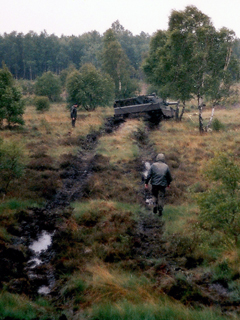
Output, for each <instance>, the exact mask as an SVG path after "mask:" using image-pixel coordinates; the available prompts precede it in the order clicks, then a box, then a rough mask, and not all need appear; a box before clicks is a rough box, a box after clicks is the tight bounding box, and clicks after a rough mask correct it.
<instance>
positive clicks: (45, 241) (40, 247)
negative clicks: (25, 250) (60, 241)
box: [29, 231, 53, 254]
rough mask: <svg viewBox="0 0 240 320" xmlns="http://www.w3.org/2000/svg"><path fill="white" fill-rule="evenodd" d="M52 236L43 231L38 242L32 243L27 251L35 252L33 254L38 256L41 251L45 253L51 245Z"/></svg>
mask: <svg viewBox="0 0 240 320" xmlns="http://www.w3.org/2000/svg"><path fill="white" fill-rule="evenodd" d="M52 236H53V235H52V234H50V233H48V232H47V231H43V232H42V234H41V236H40V237H39V239H38V240H36V241H34V242H33V243H32V244H31V245H30V246H29V249H31V250H32V251H34V252H35V254H40V253H41V251H45V250H47V249H48V247H49V246H50V245H51V244H52Z"/></svg>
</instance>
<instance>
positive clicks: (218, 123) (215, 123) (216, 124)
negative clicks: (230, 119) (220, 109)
mask: <svg viewBox="0 0 240 320" xmlns="http://www.w3.org/2000/svg"><path fill="white" fill-rule="evenodd" d="M224 128H225V126H224V124H223V123H222V122H221V121H220V120H218V119H217V118H215V119H214V120H213V122H212V129H213V130H214V131H220V130H223V129H224Z"/></svg>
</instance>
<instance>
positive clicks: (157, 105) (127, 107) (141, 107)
mask: <svg viewBox="0 0 240 320" xmlns="http://www.w3.org/2000/svg"><path fill="white" fill-rule="evenodd" d="M171 105H178V102H166V101H164V100H163V99H161V98H159V97H157V96H156V95H155V94H152V95H142V96H138V97H135V98H128V99H122V100H116V101H115V103H114V106H113V107H114V116H115V117H123V118H126V117H129V116H140V115H145V117H147V119H149V120H150V121H152V122H159V121H160V120H161V119H162V118H173V117H174V116H175V112H176V111H175V109H174V108H172V107H171Z"/></svg>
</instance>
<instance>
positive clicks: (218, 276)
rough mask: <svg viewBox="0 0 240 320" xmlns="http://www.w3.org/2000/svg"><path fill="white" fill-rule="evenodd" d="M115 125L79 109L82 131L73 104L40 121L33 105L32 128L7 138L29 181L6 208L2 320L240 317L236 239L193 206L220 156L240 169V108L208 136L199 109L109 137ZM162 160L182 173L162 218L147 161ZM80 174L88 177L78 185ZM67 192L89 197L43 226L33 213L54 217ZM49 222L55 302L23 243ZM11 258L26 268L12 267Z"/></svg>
mask: <svg viewBox="0 0 240 320" xmlns="http://www.w3.org/2000/svg"><path fill="white" fill-rule="evenodd" d="M210 114H211V110H206V111H204V113H203V117H204V118H205V119H206V121H207V120H208V119H209V117H210ZM112 116H113V110H112V109H111V108H107V109H102V108H99V109H97V110H96V111H93V112H81V111H79V112H78V120H77V122H76V128H74V129H73V128H71V120H70V117H69V111H68V110H66V107H65V104H54V105H52V106H51V108H50V110H49V111H47V112H45V113H42V114H41V113H40V114H39V113H37V112H36V110H35V109H34V108H33V107H31V106H30V107H27V109H26V112H25V116H24V120H25V126H24V127H23V128H13V129H12V130H9V129H4V130H2V131H0V137H1V138H2V139H3V140H4V141H12V140H14V141H16V142H17V143H19V145H21V146H22V148H23V150H24V154H25V157H26V160H25V162H26V163H25V164H26V171H25V175H24V176H23V177H22V178H20V179H18V180H17V181H13V182H12V183H11V185H10V187H9V192H8V193H7V194H6V196H5V198H4V199H3V200H2V202H1V204H0V219H1V228H0V245H1V249H0V250H1V251H0V254H1V257H2V258H3V259H5V261H6V264H8V265H9V266H10V267H11V268H12V271H11V273H9V271H7V270H5V269H4V268H3V267H1V268H2V269H1V270H0V271H1V274H2V278H1V293H0V319H4V318H6V317H12V318H14V319H59V317H60V316H61V317H62V318H61V319H66V318H67V319H82V320H84V319H95V320H97V319H99V320H100V319H105V320H106V319H111V320H112V319H119V320H120V319H146V320H148V319H149V320H150V319H154V320H155V319H156V320H158V319H159V320H161V319H167V320H170V319H179V320H180V319H186V320H187V319H188V320H191V319H196V320H198V319H204V320H205V319H206V320H208V319H209V320H210V319H211V320H213V319H219V320H220V319H221V320H223V319H240V309H239V301H240V268H239V261H240V250H239V241H237V242H236V243H234V242H233V241H231V239H230V238H229V237H227V236H226V235H225V234H224V233H221V232H219V233H214V232H212V233H209V232H207V230H204V229H201V228H200V227H199V214H200V209H199V206H198V202H197V201H196V199H197V197H198V195H199V194H202V193H203V192H206V191H207V190H210V189H211V188H212V183H211V181H209V180H207V178H206V177H205V175H204V173H205V171H206V168H207V167H208V165H209V163H210V162H211V160H212V159H213V158H214V157H215V156H217V155H218V154H219V153H224V154H226V155H228V156H229V157H230V156H231V157H232V158H233V159H234V162H235V163H236V164H237V165H238V166H239V165H240V160H239V154H240V136H239V133H240V123H239V119H240V108H229V109H225V108H219V109H216V111H215V119H218V121H219V122H218V123H220V126H216V127H215V129H213V130H212V131H210V132H208V133H205V134H202V135H200V134H199V130H198V115H197V114H196V111H194V110H193V109H191V111H189V112H187V113H186V114H185V115H184V117H183V120H182V122H176V121H175V120H174V119H171V120H168V121H162V122H161V123H160V124H159V126H157V127H154V128H150V127H149V126H148V123H147V122H145V121H143V120H142V119H127V120H126V121H125V122H122V123H119V124H118V125H115V126H114V125H113V126H112V128H110V127H108V129H106V121H107V119H109V118H111V117H112ZM109 128H110V129H111V130H110V129H109ZM159 152H163V153H164V154H165V155H166V161H167V163H168V165H169V167H170V170H171V173H172V175H173V182H172V184H171V186H170V189H168V190H167V196H166V200H167V204H166V207H165V209H164V213H163V218H162V219H161V218H159V217H157V216H154V215H153V214H152V213H151V208H149V207H148V206H147V205H146V203H145V194H144V184H143V181H142V171H143V170H144V163H145V162H146V161H149V162H153V160H154V158H155V156H156V155H157V154H158V153H159ZM75 164H76V165H75ZM81 167H84V170H85V168H86V170H85V171H86V174H85V175H84V174H83V175H80V176H77V174H76V171H74V172H73V169H74V170H81ZM66 170H68V171H66ZM66 172H67V174H66ZM66 186H67V187H66ZM63 188H65V189H66V190H67V191H69V190H70V191H71V192H72V190H78V191H79V190H80V191H81V192H79V193H77V192H76V194H79V195H80V196H79V198H77V197H74V198H69V199H70V200H71V199H74V200H71V201H70V205H69V206H64V207H61V206H59V205H58V206H56V207H52V208H53V209H52V212H51V210H50V209H47V207H46V209H43V210H45V211H44V212H43V213H44V214H43V215H42V216H41V214H42V212H41V209H39V211H36V212H40V213H39V216H38V217H37V219H38V220H34V219H35V217H34V214H33V212H35V211H34V209H31V210H32V211H31V210H30V209H29V207H42V208H45V205H46V204H47V203H48V204H49V203H50V204H51V203H52V202H54V201H55V199H56V196H58V195H59V194H60V193H59V192H60V190H62V189H63ZM71 188H72V189H71ZM41 217H44V219H45V218H46V217H47V218H49V217H50V218H49V221H50V222H51V223H52V226H53V228H54V232H55V233H54V237H53V245H52V248H51V249H50V250H51V254H50V257H51V258H48V259H49V260H50V263H51V267H50V268H51V270H54V277H55V282H54V286H53V287H52V291H51V293H50V294H49V295H46V296H41V295H36V292H35V291H34V290H33V289H30V287H31V286H30V283H31V281H30V280H29V278H28V276H27V275H26V274H25V273H24V267H25V265H26V259H27V257H28V254H29V253H28V250H27V241H28V240H24V239H23V240H21V239H22V238H26V239H27V238H30V236H31V237H32V234H31V230H30V231H29V230H28V229H26V223H25V222H26V221H28V222H29V223H30V224H31V228H32V229H33V230H38V231H39V229H37V228H36V224H37V222H36V221H38V223H39V222H40V224H44V221H40V220H41V219H43V218H41ZM51 219H52V221H51ZM45 227H46V226H45ZM49 228H50V227H49ZM26 230H27V231H26ZM22 233H24V236H23V235H22ZM24 241H26V242H24ZM9 248H11V250H13V249H14V250H17V251H16V252H18V254H19V255H20V253H21V255H20V256H21V257H22V262H21V263H22V264H20V262H18V263H17V262H15V265H14V266H13V265H11V262H10V259H8V257H7V255H6V256H5V253H6V252H9V251H8V249H9ZM46 260H47V259H46ZM48 262H49V261H48ZM46 265H47V262H46ZM47 268H48V267H46V266H45V269H47ZM39 269H40V271H41V272H43V270H44V267H43V266H42V269H41V268H40V267H39ZM19 270H21V272H20V271H19ZM20 273H21V274H20ZM12 306H14V307H12ZM64 317H65V318H64Z"/></svg>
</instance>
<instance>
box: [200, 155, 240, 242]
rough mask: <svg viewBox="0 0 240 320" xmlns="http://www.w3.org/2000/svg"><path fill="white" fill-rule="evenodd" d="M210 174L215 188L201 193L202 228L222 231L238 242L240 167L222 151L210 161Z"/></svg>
mask: <svg viewBox="0 0 240 320" xmlns="http://www.w3.org/2000/svg"><path fill="white" fill-rule="evenodd" d="M206 176H207V177H208V179H209V180H210V181H211V182H212V188H211V189H210V190H207V191H205V192H203V193H202V194H201V195H199V197H198V204H199V207H200V215H199V219H200V222H201V226H202V228H204V229H205V230H208V231H209V232H211V233H213V232H221V233H222V236H223V237H227V238H229V237H230V238H231V239H232V240H235V243H237V240H238V235H239V232H240V212H239V207H240V200H239V199H240V186H239V181H240V169H239V167H238V165H237V164H235V162H234V160H233V158H232V157H231V156H230V155H226V154H220V155H218V156H216V157H215V158H214V159H212V161H210V163H209V167H208V168H207V170H206Z"/></svg>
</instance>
